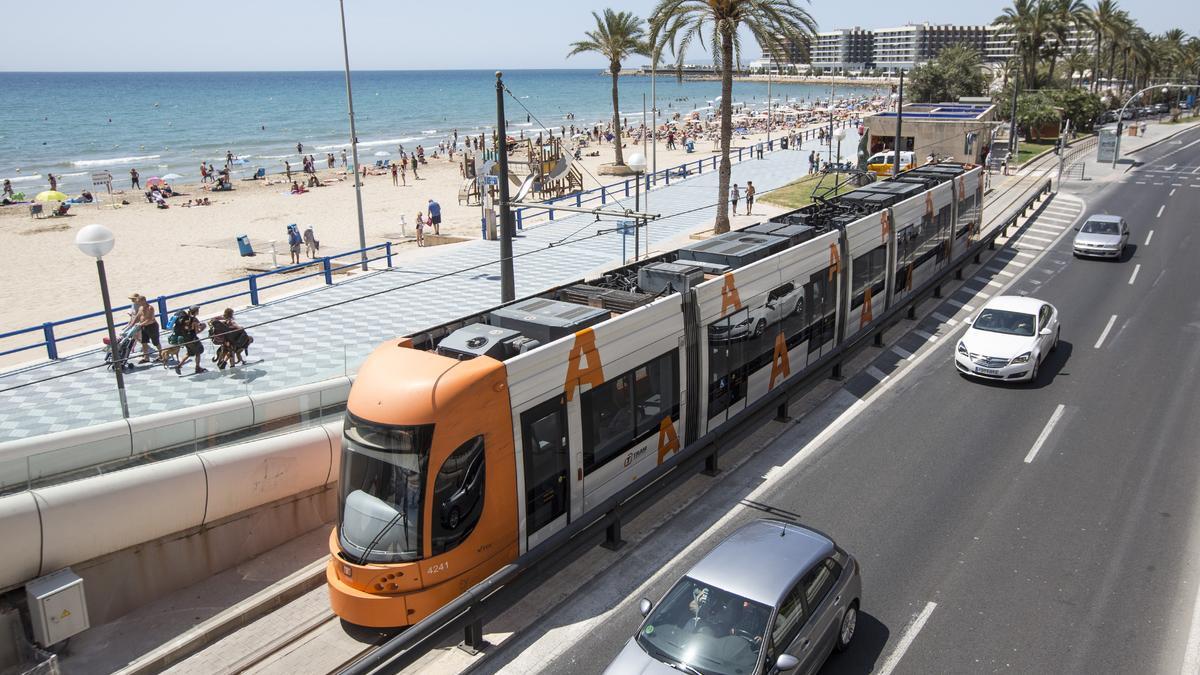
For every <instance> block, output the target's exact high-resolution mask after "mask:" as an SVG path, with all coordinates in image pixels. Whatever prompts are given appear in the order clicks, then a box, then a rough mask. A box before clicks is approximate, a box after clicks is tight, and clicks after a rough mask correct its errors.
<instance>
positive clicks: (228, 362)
mask: <svg viewBox="0 0 1200 675" xmlns="http://www.w3.org/2000/svg"><path fill="white" fill-rule="evenodd" d="M208 334H209V336H210V337H211V339H212V343H213V344H214V345H216V347H217V353H216V354H215V355H214V356H213V361H214V362H216V364H217V368H219V369H221V370H225V366H231V367H232V366H235V365H237V363H238V362H239V361H240V362H241V363H242V365H245V363H246V354H247V353H248V352H249V351H250V343H252V342H254V338H252V337H250V336H249V335H247V334H246V330H245V329H244V328H242V327H240V326H236V324H235V325H232V326H231V325H230V324H229V323H227V322H226V321H225V319H224V318H222V317H217V318H215V319H213V320H211V321H210V322H209V324H208Z"/></svg>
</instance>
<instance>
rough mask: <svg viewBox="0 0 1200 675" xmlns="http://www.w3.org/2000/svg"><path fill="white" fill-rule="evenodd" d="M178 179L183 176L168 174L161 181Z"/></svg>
mask: <svg viewBox="0 0 1200 675" xmlns="http://www.w3.org/2000/svg"><path fill="white" fill-rule="evenodd" d="M180 178H183V176H180V175H179V174H177V173H169V174H167V175H165V176H163V177H162V179H163V180H179V179H180Z"/></svg>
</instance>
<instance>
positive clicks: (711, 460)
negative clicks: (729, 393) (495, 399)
mask: <svg viewBox="0 0 1200 675" xmlns="http://www.w3.org/2000/svg"><path fill="white" fill-rule="evenodd" d="M1019 186H1020V181H1019V182H1018V183H1017V184H1016V185H1014V186H1011V187H1010V188H1008V189H1014V188H1016V187H1019ZM1027 192H1028V194H1027V196H1025V198H1024V199H1022V200H1020V201H1018V202H1017V203H1015V204H1014V205H1013V206H1010V207H1009V208H1008V209H1007V210H1005V211H1003V212H1002V213H1001V214H1000V215H999V216H998V217H996V218H993V219H991V220H990V221H989V223H988V224H989V227H990V230H989V231H987V233H986V234H981V236H980V238H979V239H978V240H977V241H975V243H974V244H972V246H971V248H969V249H968V252H967V255H964V256H963V257H962V258H961V259H960V260H959V262H958V263H957V264H955V265H953V266H951V267H948V268H946V269H945V270H943V271H942V272H941V273H939V274H938V275H937V276H935V277H933V278H931V279H928V280H927V281H926V282H924V283H923V284H921V285H920V286H919V287H917V289H916V290H915V291H914V292H913V293H912V294H910V295H909V296H908V297H907V298H905V299H904V300H903V301H902V302H901V303H899V304H897V305H896V306H894V307H891V308H889V309H888V310H887V311H886V312H885V313H884V314H883V315H882V316H881V317H880V319H879V320H878V321H877V322H875V323H874V324H873V325H872V326H871V327H870V328H869V329H868V330H865V331H862V332H860V333H859V334H857V335H855V336H852V337H850V338H848V339H847V340H846V341H844V342H843V343H842V344H840V345H838V346H837V347H836V348H835V349H834V350H833V351H832V352H830V353H829V354H826V355H825V356H823V357H821V358H820V359H819V360H818V361H817V362H816V364H815V367H813V368H811V369H807V370H806V371H805V372H803V373H797V374H796V375H794V376H792V377H791V378H789V379H788V380H785V381H784V382H783V383H782V385H781V386H779V387H778V388H776V389H775V390H774V391H772V392H771V393H770V394H768V395H767V396H765V397H763V398H762V399H760V400H758V401H756V402H754V403H752V404H750V405H748V406H747V407H746V408H745V409H744V410H743V411H742V412H740V413H738V414H737V415H736V416H734V417H733V419H732V420H731V422H732V423H731V424H730V423H727V424H725V425H722V427H721V428H719V429H717V430H715V431H710V432H708V433H707V434H705V435H704V436H703V437H701V438H699V439H697V441H696V442H695V443H693V444H691V445H690V446H688V447H686V448H684V449H683V450H681V451H680V452H678V453H676V454H675V455H674V456H672V457H670V458H668V459H667V460H666V461H664V462H663V465H662V466H661V467H660V468H659V469H658V470H656V471H653V472H651V473H650V474H648V475H646V476H643V477H642V478H640V479H638V480H637V481H635V482H634V483H633V484H632V485H630V486H628V487H626V488H625V489H623V490H621V491H620V492H619V493H617V494H616V495H614V496H613V497H611V498H609V499H608V500H606V501H605V502H604V503H603V504H601V505H600V506H599V507H598V508H596V509H594V510H593V511H592V512H591V514H592V515H590V516H588V517H587V519H585V520H580V521H577V522H575V523H572V524H570V525H568V526H567V527H566V528H565V529H564V530H562V531H560V532H558V533H556V534H554V535H552V536H551V537H550V538H549V539H547V540H546V541H545V542H543V543H542V544H540V545H539V546H538V547H536V548H535V549H534V550H532V551H529V552H528V553H526V554H524V555H522V556H521V557H519V558H517V560H515V561H513V562H512V563H509V564H508V565H505V566H504V567H502V568H501V569H499V570H497V571H496V572H495V573H493V574H492V575H491V576H489V577H488V578H487V579H484V580H483V581H481V582H480V583H478V584H476V585H475V586H472V587H471V588H469V589H468V590H467V591H466V592H464V593H463V594H462V595H460V596H459V597H458V598H456V599H455V600H453V601H451V602H450V603H449V604H447V605H445V606H444V607H442V608H440V609H438V610H437V611H435V612H434V613H433V614H430V615H429V616H428V617H426V618H425V619H423V620H421V621H419V622H418V623H416V624H414V625H413V626H411V627H409V628H408V629H406V630H405V631H404V632H403V633H401V634H400V635H398V636H396V637H394V638H392V639H391V640H389V641H388V642H386V643H384V644H383V645H382V646H381V647H380V648H379V649H377V650H375V651H373V652H371V653H369V654H366V655H364V656H363V658H361V659H360V660H358V661H357V662H355V663H353V664H351V665H350V666H349V667H347V668H346V669H344V670H342V671H341V672H342V674H343V675H364V674H366V673H394V672H397V671H399V670H400V669H402V668H404V667H406V666H409V665H411V664H412V663H413V662H414V661H415V660H416V659H418V658H420V657H421V656H423V655H424V654H425V653H427V652H428V651H430V650H431V649H433V648H434V647H436V646H438V645H440V644H442V643H444V642H445V641H446V639H447V638H449V637H450V636H452V635H453V634H454V633H455V632H456V631H459V630H462V631H463V646H464V648H466V649H468V650H476V649H480V648H482V647H483V646H484V642H483V623H484V621H485V620H486V619H487V618H489V613H495V612H498V611H499V610H501V609H503V608H505V607H507V606H508V604H509V602H508V601H509V600H511V599H514V598H509V597H508V596H510V595H514V594H516V593H519V590H520V589H518V588H517V587H516V584H517V583H518V582H523V581H524V580H527V579H537V578H539V576H540V575H538V574H536V573H537V572H546V573H552V572H555V571H557V570H559V569H561V568H562V567H563V566H565V565H566V564H568V563H569V562H570V561H571V560H572V559H573V558H574V556H575V555H576V553H578V552H580V551H582V550H585V549H588V548H591V547H592V546H594V545H595V544H596V543H597V542H598V541H601V540H602V541H603V545H605V546H608V547H610V548H616V547H619V546H620V545H621V543H622V542H621V523H622V522H623V521H626V520H629V519H630V518H632V517H633V516H635V515H637V514H638V513H639V512H640V511H641V510H643V509H644V508H645V507H646V506H648V505H649V504H651V503H653V502H655V501H656V500H657V499H658V497H659V496H660V495H661V494H664V493H665V492H667V491H669V490H671V489H673V488H674V487H675V486H677V485H678V484H680V483H682V482H683V481H686V480H688V479H689V478H691V477H692V476H693V475H694V474H695V473H696V471H697V469H699V468H700V467H703V470H704V472H705V473H708V474H716V473H717V472H719V471H720V468H719V459H720V454H721V448H722V447H724V446H725V445H726V444H727V443H731V442H732V443H736V442H738V441H740V440H742V439H744V438H746V437H748V436H749V435H750V434H752V433H754V431H755V430H757V428H758V426H759V423H760V422H762V421H765V420H766V418H768V417H772V416H773V417H774V418H775V419H787V407H788V402H789V400H790V399H791V398H793V397H794V396H797V395H800V394H803V393H806V392H807V391H808V390H809V389H811V388H812V386H813V385H814V384H815V383H817V382H819V381H823V380H825V379H826V378H830V377H832V378H840V377H841V370H842V365H843V364H844V363H845V362H846V361H847V360H849V359H850V358H851V357H853V356H854V355H855V354H857V353H858V352H859V351H861V350H862V349H864V348H866V347H867V346H868V343H870V344H873V345H875V346H878V345H881V344H882V341H883V335H884V332H885V331H886V330H887V329H888V328H890V327H892V326H894V325H896V324H897V323H899V322H900V321H902V320H903V319H904V318H905V317H907V318H915V313H916V308H917V306H918V305H919V304H920V303H921V302H923V301H925V300H927V299H929V298H941V297H942V294H941V290H942V284H943V283H944V282H945V281H947V280H948V279H949V278H950V276H951V275H954V276H955V277H956V278H959V279H961V278H962V270H963V268H964V267H965V266H966V265H968V264H978V263H979V262H980V257H981V256H982V254H983V251H985V250H990V249H994V248H995V242H996V239H997V238H998V237H1002V236H1007V235H1008V231H1009V228H1010V227H1012V226H1014V225H1015V224H1016V223H1017V221H1018V220H1019V219H1020V218H1021V217H1023V216H1024V215H1026V214H1027V213H1028V211H1029V209H1030V208H1032V207H1033V205H1034V203H1035V202H1037V201H1038V200H1039V199H1040V198H1041V197H1042V196H1043V195H1048V194H1050V192H1051V180H1050V178H1048V177H1043V178H1040V179H1038V180H1037V181H1036V182H1035V183H1034V185H1033V186H1031V187H1030V189H1029V190H1027Z"/></svg>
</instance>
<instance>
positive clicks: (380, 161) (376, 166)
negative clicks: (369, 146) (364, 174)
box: [375, 159, 383, 169]
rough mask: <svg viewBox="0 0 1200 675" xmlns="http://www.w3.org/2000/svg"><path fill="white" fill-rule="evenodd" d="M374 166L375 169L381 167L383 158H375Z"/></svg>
mask: <svg viewBox="0 0 1200 675" xmlns="http://www.w3.org/2000/svg"><path fill="white" fill-rule="evenodd" d="M375 168H376V169H382V168H383V160H382V159H377V160H375Z"/></svg>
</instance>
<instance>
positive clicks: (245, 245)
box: [237, 234, 254, 257]
mask: <svg viewBox="0 0 1200 675" xmlns="http://www.w3.org/2000/svg"><path fill="white" fill-rule="evenodd" d="M237 243H238V253H241V254H242V256H244V257H246V256H252V255H254V249H253V248H251V247H250V237H249V235H245V234H239V235H238V238H237Z"/></svg>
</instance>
